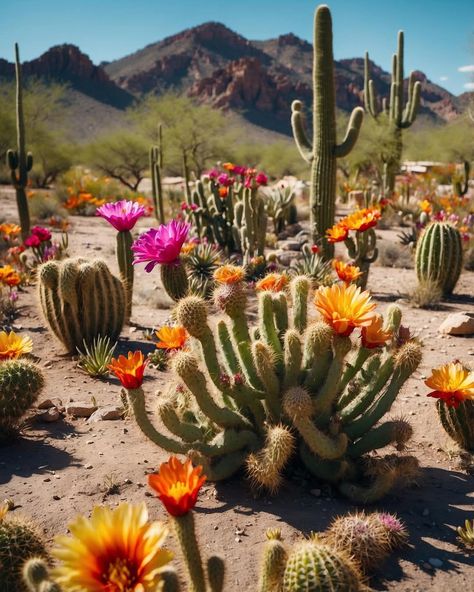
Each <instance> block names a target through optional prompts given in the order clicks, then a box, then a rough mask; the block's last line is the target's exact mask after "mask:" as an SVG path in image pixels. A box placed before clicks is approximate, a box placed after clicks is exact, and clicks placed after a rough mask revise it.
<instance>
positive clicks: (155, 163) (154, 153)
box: [150, 125, 166, 224]
mask: <svg viewBox="0 0 474 592" xmlns="http://www.w3.org/2000/svg"><path fill="white" fill-rule="evenodd" d="M162 170H163V131H162V127H161V125H159V126H158V145H157V146H152V147H151V148H150V172H151V191H152V196H153V206H154V208H155V217H156V219H157V221H158V222H159V224H165V223H166V220H165V212H164V208H163V184H162V179H161V172H162Z"/></svg>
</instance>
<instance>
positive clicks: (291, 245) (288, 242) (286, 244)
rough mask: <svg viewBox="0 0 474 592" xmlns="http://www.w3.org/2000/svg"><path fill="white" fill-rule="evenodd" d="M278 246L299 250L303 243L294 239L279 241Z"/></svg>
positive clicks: (287, 249)
mask: <svg viewBox="0 0 474 592" xmlns="http://www.w3.org/2000/svg"><path fill="white" fill-rule="evenodd" d="M278 248H279V249H282V250H283V251H299V250H300V249H301V243H300V242H299V241H294V240H284V241H279V242H278Z"/></svg>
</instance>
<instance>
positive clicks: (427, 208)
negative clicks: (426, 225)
mask: <svg viewBox="0 0 474 592" xmlns="http://www.w3.org/2000/svg"><path fill="white" fill-rule="evenodd" d="M418 205H419V206H420V210H421V211H422V212H424V213H425V214H431V212H432V211H433V207H432V205H431V202H429V201H428V200H427V199H424V200H423V201H420V203H419V204H418Z"/></svg>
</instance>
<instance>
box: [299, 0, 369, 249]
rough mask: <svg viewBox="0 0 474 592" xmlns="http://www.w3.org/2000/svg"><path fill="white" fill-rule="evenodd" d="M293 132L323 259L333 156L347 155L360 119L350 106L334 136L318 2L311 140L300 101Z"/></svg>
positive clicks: (327, 21)
mask: <svg viewBox="0 0 474 592" xmlns="http://www.w3.org/2000/svg"><path fill="white" fill-rule="evenodd" d="M291 110H292V114H291V124H292V128H293V135H294V138H295V141H296V145H297V147H298V150H299V151H300V153H301V156H302V157H303V158H304V159H305V160H306V161H307V162H308V163H309V164H310V165H311V194H310V204H311V234H312V241H313V243H316V242H319V241H320V240H321V241H322V247H323V254H324V257H325V259H331V258H332V257H333V255H334V246H333V245H331V244H330V243H328V242H327V240H326V238H325V233H326V230H327V229H328V228H331V227H332V226H333V225H334V219H335V210H336V168H337V164H336V163H337V158H340V157H343V156H347V154H349V152H350V151H351V150H352V148H353V147H354V145H355V143H356V141H357V137H358V135H359V131H360V127H361V125H362V119H363V115H364V112H363V109H361V108H360V107H357V108H356V109H354V110H353V112H352V114H351V118H350V121H349V124H348V127H347V131H346V136H345V138H344V140H343V141H342V143H341V144H338V143H337V140H336V99H335V85H334V59H333V49H332V21H331V13H330V11H329V8H328V7H327V6H325V5H321V6H318V8H317V9H316V13H315V17H314V58H313V142H312V143H311V142H310V140H309V139H308V137H307V135H306V132H305V130H304V125H303V114H302V104H301V102H300V101H294V102H293V104H292V106H291Z"/></svg>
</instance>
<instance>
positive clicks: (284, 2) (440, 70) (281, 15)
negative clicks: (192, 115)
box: [0, 0, 474, 94]
mask: <svg viewBox="0 0 474 592" xmlns="http://www.w3.org/2000/svg"><path fill="white" fill-rule="evenodd" d="M315 6H316V2H311V1H309V0H237V1H234V2H231V1H230V0H200V1H198V0H74V1H72V0H10V1H8V0H7V1H6V2H3V3H2V8H1V13H0V57H3V58H7V59H9V60H11V59H12V54H13V50H12V48H13V43H14V42H15V41H18V42H19V43H20V48H21V55H22V59H24V60H29V59H32V58H35V57H38V56H39V55H40V54H41V53H42V52H44V51H46V50H47V49H48V48H49V47H51V46H52V45H57V44H60V43H66V42H67V43H74V44H75V45H78V46H79V47H80V48H81V50H82V51H84V52H85V53H87V54H88V55H89V56H90V57H91V58H92V60H93V61H94V62H95V63H99V62H100V61H102V60H113V59H116V58H119V57H122V56H124V55H127V54H129V53H131V52H134V51H136V50H137V49H141V48H142V47H144V46H145V45H148V44H150V43H153V42H155V41H159V40H160V39H162V38H163V37H166V36H168V35H172V34H174V33H177V32H178V31H180V30H182V29H185V28H187V27H192V26H194V25H198V24H201V23H203V22H205V21H209V20H214V21H220V22H222V23H224V24H225V25H227V26H228V27H230V28H232V29H233V30H235V31H237V32H238V33H241V34H242V35H244V36H246V37H248V38H250V39H268V38H270V37H275V36H278V35H280V34H283V33H288V32H292V33H295V34H296V35H298V36H300V37H302V38H304V39H308V40H310V39H311V37H312V14H313V11H314V8H315ZM329 6H330V8H331V11H332V14H333V21H334V52H335V57H336V58H350V57H355V56H357V57H359V56H362V55H363V52H364V51H365V50H366V49H368V50H369V51H370V54H371V57H372V59H373V60H374V61H375V62H376V63H378V64H380V65H381V66H382V67H384V68H385V69H389V67H390V61H391V54H392V53H393V51H394V49H395V44H396V34H397V31H398V30H399V29H403V30H404V31H405V34H406V36H405V39H406V41H405V45H406V58H405V67H406V69H407V70H411V69H418V70H422V71H424V72H425V73H426V74H427V76H428V77H429V78H430V79H431V80H433V81H434V82H437V83H439V84H442V85H443V86H445V87H446V88H448V89H449V90H450V91H451V92H454V93H455V94H459V93H461V92H463V91H464V90H467V89H468V88H467V87H465V86H464V85H466V84H467V85H472V90H474V2H473V1H472V0H390V1H386V0H333V1H332V2H329ZM463 67H464V68H465V70H464V71H459V68H463ZM469 67H470V68H469Z"/></svg>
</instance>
